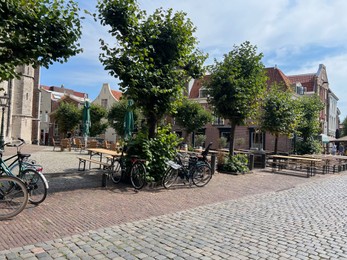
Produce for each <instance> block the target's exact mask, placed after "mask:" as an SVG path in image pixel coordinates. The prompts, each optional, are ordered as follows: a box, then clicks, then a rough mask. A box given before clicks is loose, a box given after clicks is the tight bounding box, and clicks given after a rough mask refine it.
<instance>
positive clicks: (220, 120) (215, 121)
mask: <svg viewBox="0 0 347 260" xmlns="http://www.w3.org/2000/svg"><path fill="white" fill-rule="evenodd" d="M212 124H213V125H224V119H223V118H221V117H217V116H213V122H212Z"/></svg>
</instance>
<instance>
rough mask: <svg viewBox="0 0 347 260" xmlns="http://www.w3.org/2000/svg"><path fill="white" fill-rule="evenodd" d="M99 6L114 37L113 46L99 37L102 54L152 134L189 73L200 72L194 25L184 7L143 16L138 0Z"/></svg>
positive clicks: (106, 2)
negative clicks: (175, 10)
mask: <svg viewBox="0 0 347 260" xmlns="http://www.w3.org/2000/svg"><path fill="white" fill-rule="evenodd" d="M98 9H99V13H100V15H99V18H100V20H101V24H102V25H108V26H110V28H111V29H110V30H109V32H110V34H111V35H112V36H114V37H115V38H116V40H117V45H116V46H115V47H110V46H108V44H106V43H105V42H104V41H102V40H101V44H102V50H103V53H102V54H101V55H100V60H101V62H102V63H103V64H104V66H105V69H106V70H109V71H110V74H111V75H114V76H116V77H118V78H119V79H120V80H121V83H120V86H121V89H122V90H123V91H124V92H125V94H126V95H127V96H128V97H129V98H131V99H133V100H134V102H135V105H136V106H137V107H139V108H141V111H142V112H143V114H144V116H145V117H146V119H147V124H148V128H149V136H150V137H151V138H152V137H154V135H155V131H156V125H157V122H158V121H159V120H160V119H161V118H162V117H163V116H164V115H165V114H167V113H168V112H170V110H171V108H172V103H173V101H174V100H176V99H177V98H179V97H180V96H181V95H182V90H183V89H184V87H185V83H186V82H187V80H188V78H189V77H190V76H191V77H194V78H197V77H199V76H201V75H202V72H203V70H202V68H203V62H204V61H205V59H206V56H205V55H203V54H202V53H201V52H200V51H199V50H197V49H196V45H197V39H196V38H195V37H194V36H193V33H194V32H195V27H194V26H193V24H192V22H191V21H190V20H189V19H187V18H186V14H185V13H183V12H176V13H174V12H173V10H172V9H169V10H167V11H165V10H163V9H161V8H160V9H157V10H156V11H155V12H154V13H153V14H152V15H149V16H147V15H146V13H145V12H144V11H141V10H140V9H139V6H138V4H137V1H136V0H112V1H110V0H101V1H100V2H99V4H98Z"/></svg>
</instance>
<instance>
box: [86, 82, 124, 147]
mask: <svg viewBox="0 0 347 260" xmlns="http://www.w3.org/2000/svg"><path fill="white" fill-rule="evenodd" d="M121 97H122V92H120V91H118V90H112V89H111V87H110V84H108V83H104V84H103V85H102V88H101V90H100V92H99V95H98V96H97V97H96V98H95V99H94V100H93V102H92V103H93V104H98V105H100V106H102V107H104V108H105V109H106V110H107V111H109V110H110V109H111V107H112V106H113V105H114V104H115V103H116V102H119V100H120V99H121ZM101 137H102V138H103V139H105V140H107V141H110V142H114V143H115V142H116V141H117V135H116V132H115V130H114V129H113V128H111V127H108V128H107V129H106V132H105V135H104V136H101Z"/></svg>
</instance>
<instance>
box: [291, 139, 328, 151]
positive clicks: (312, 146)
mask: <svg viewBox="0 0 347 260" xmlns="http://www.w3.org/2000/svg"><path fill="white" fill-rule="evenodd" d="M296 151H297V153H298V154H315V153H316V154H317V153H321V152H322V147H321V143H320V141H318V140H314V139H308V140H307V141H306V142H304V141H299V142H297V143H296Z"/></svg>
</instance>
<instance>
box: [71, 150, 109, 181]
mask: <svg viewBox="0 0 347 260" xmlns="http://www.w3.org/2000/svg"><path fill="white" fill-rule="evenodd" d="M77 159H78V160H79V164H78V170H79V171H85V170H86V162H89V168H90V165H91V163H95V164H99V165H100V166H103V169H104V170H107V171H106V172H105V171H103V174H102V181H101V185H102V187H106V181H107V178H108V175H109V174H110V172H111V169H112V166H111V164H109V163H106V162H101V161H98V160H94V159H90V158H87V157H77ZM81 165H83V168H82V167H81Z"/></svg>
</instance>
